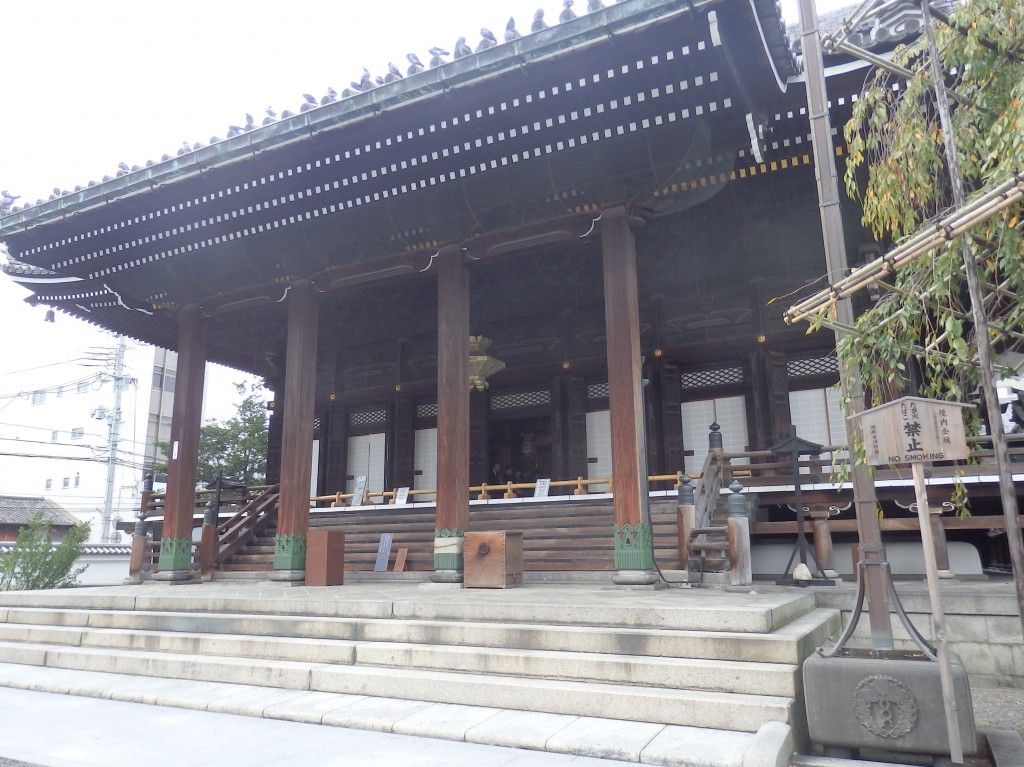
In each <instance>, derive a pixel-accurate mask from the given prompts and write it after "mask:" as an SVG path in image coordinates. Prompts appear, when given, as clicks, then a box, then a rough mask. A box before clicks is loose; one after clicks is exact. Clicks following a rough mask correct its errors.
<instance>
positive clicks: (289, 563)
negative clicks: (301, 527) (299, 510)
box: [274, 533, 306, 571]
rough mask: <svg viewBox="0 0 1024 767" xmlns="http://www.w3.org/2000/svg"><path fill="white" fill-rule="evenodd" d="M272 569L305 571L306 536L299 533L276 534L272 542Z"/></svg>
mask: <svg viewBox="0 0 1024 767" xmlns="http://www.w3.org/2000/svg"><path fill="white" fill-rule="evenodd" d="M274 569H275V570H295V571H297V570H305V569H306V536H304V535H302V534H301V533H278V535H277V538H276V539H275V541H274Z"/></svg>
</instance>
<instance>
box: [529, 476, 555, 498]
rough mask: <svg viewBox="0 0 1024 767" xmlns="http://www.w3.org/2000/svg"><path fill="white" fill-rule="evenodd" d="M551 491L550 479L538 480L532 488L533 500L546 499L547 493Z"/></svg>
mask: <svg viewBox="0 0 1024 767" xmlns="http://www.w3.org/2000/svg"><path fill="white" fill-rule="evenodd" d="M550 489H551V478H550V477H545V478H544V479H538V480H537V484H536V486H534V488H533V497H534V498H547V497H548V491H549V490H550Z"/></svg>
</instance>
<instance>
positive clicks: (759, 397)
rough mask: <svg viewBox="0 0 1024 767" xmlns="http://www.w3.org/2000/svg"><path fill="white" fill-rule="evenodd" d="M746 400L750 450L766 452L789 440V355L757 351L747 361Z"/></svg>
mask: <svg viewBox="0 0 1024 767" xmlns="http://www.w3.org/2000/svg"><path fill="white" fill-rule="evenodd" d="M748 362H749V370H748V371H747V376H746V381H745V383H746V391H745V395H746V397H745V399H746V402H747V427H748V434H749V439H750V446H751V448H752V449H754V450H766V449H767V448H768V447H770V446H771V445H776V444H778V443H780V442H783V441H785V440H787V439H789V427H790V424H792V422H793V420H792V418H793V417H792V415H791V413H790V408H789V373H788V370H787V360H786V355H785V354H783V353H781V352H774V351H769V350H768V349H764V348H758V349H755V350H754V351H752V352H751V353H750V355H749V358H748Z"/></svg>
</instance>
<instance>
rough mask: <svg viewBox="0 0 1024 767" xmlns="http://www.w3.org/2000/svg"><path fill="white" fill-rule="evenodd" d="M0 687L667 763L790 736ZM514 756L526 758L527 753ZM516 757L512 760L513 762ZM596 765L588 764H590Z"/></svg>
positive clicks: (736, 753)
mask: <svg viewBox="0 0 1024 767" xmlns="http://www.w3.org/2000/svg"><path fill="white" fill-rule="evenodd" d="M0 685H4V686H8V687H12V688H17V689H22V690H38V691H43V692H50V693H59V694H69V695H78V696H88V697H95V698H104V699H110V700H114V701H126V702H132V703H144V704H149V705H154V704H155V705H158V706H173V707H177V708H185V709H197V710H200V711H214V712H219V713H228V714H236V715H243V716H252V717H262V718H265V719H278V720H286V721H295V722H307V723H311V724H322V725H328V726H330V725H333V726H340V727H347V728H350V729H362V730H375V731H383V732H393V733H398V734H405V735H417V736H421V737H429V738H442V739H447V740H456V741H465V742H468V743H482V744H487V745H498V746H506V747H511V748H519V749H527V750H536V751H548V752H552V753H562V754H572V755H576V756H583V757H590V759H587V760H586V761H587V763H588V764H589V763H591V762H593V760H594V759H615V760H622V761H628V762H633V763H644V764H652V765H666V766H670V767H694V766H695V765H699V767H739V765H741V764H757V765H777V764H783V763H785V762H784V759H785V757H788V755H789V752H790V750H791V745H790V742H789V741H788V740H786V739H784V738H779V737H778V727H780V726H781V725H776V724H774V723H769V724H766V725H765V726H764V727H762V728H761V730H760V731H759V732H758V733H757V734H751V733H746V732H734V731H728V730H710V729H705V728H696V727H680V726H676V725H655V724H650V723H648V722H625V721H615V720H610V719H604V718H595V717H567V716H563V715H559V714H541V713H535V712H529V711H525V712H524V711H514V710H503V709H501V708H491V707H486V708H485V707H469V706H459V705H449V704H444V703H420V702H414V701H403V700H398V699H387V698H373V697H365V696H353V695H344V694H337V693H325V692H306V691H301V690H284V689H272V688H261V687H255V686H252V685H237V684H223V683H218V682H194V681H186V680H175V681H168V680H164V679H159V678H147V677H138V676H129V675H126V674H104V673H100V672H90V671H68V670H64V669H57V668H44V667H38V666H37V667H32V666H19V665H14V664H4V663H0ZM523 759H525V760H526V761H527V762H531V761H532V760H531V759H530V757H529V755H524V757H523ZM516 761H517V762H518V761H520V759H518V758H517V759H516ZM593 763H595V764H596V762H593Z"/></svg>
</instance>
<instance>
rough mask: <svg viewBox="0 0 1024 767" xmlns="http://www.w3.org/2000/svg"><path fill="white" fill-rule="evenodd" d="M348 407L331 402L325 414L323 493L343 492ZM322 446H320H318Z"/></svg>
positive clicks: (346, 465) (346, 459)
mask: <svg viewBox="0 0 1024 767" xmlns="http://www.w3.org/2000/svg"><path fill="white" fill-rule="evenodd" d="M348 417H349V416H348V408H346V407H345V406H344V405H339V404H338V403H332V404H331V408H330V410H329V411H328V416H327V438H326V439H327V469H326V479H325V481H324V492H325V493H328V494H329V493H343V492H345V482H346V479H345V478H346V477H347V476H348ZM320 449H321V450H323V449H324V448H323V447H322V446H321V448H320Z"/></svg>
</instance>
